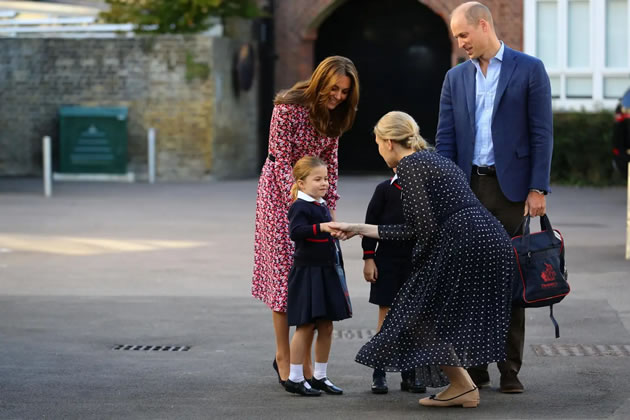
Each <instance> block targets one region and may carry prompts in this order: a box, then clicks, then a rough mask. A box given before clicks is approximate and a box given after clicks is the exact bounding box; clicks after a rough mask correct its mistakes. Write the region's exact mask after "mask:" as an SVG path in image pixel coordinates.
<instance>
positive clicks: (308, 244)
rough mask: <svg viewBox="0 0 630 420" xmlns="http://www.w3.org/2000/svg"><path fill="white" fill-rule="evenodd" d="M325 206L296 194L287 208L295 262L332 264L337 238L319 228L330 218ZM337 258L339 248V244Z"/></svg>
mask: <svg viewBox="0 0 630 420" xmlns="http://www.w3.org/2000/svg"><path fill="white" fill-rule="evenodd" d="M331 220H332V218H331V217H330V212H329V211H328V208H327V207H326V206H325V205H323V204H320V203H318V202H316V201H306V200H302V199H300V198H298V199H297V200H296V201H295V202H294V203H293V204H292V205H291V208H289V234H290V236H291V240H292V241H294V242H295V253H294V254H293V260H294V264H295V265H333V266H334V265H335V263H336V258H335V253H336V252H337V248H338V241H337V239H335V238H333V237H332V236H331V235H330V233H328V232H322V231H321V230H320V228H319V224H320V223H326V222H330V221H331ZM339 259H340V263H341V264H342V265H343V260H342V259H341V249H340V248H339Z"/></svg>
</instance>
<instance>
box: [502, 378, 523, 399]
mask: <svg viewBox="0 0 630 420" xmlns="http://www.w3.org/2000/svg"><path fill="white" fill-rule="evenodd" d="M499 391H501V392H503V393H506V394H520V393H522V392H523V391H525V387H524V386H523V384H522V383H521V381H519V380H518V376H516V373H506V374H504V375H501V387H500V388H499Z"/></svg>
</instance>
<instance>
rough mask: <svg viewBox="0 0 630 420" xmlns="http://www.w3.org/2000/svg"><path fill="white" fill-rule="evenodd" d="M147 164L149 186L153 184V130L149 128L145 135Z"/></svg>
mask: <svg viewBox="0 0 630 420" xmlns="http://www.w3.org/2000/svg"><path fill="white" fill-rule="evenodd" d="M147 142H148V145H147V162H148V170H149V184H153V183H155V128H153V127H151V128H149V133H148V135H147Z"/></svg>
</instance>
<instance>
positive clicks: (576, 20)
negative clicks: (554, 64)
mask: <svg viewBox="0 0 630 420" xmlns="http://www.w3.org/2000/svg"><path fill="white" fill-rule="evenodd" d="M589 23H590V22H589V12H588V1H584V0H571V1H569V16H568V25H569V33H568V34H567V35H568V41H569V47H568V59H569V60H568V61H569V63H568V64H569V67H588V66H589V64H590V52H591V48H590V43H591V37H590V26H589Z"/></svg>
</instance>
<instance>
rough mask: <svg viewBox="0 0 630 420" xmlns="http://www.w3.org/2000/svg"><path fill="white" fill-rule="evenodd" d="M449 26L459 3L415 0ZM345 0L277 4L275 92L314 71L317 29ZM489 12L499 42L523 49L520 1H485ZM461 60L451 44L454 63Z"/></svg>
mask: <svg viewBox="0 0 630 420" xmlns="http://www.w3.org/2000/svg"><path fill="white" fill-rule="evenodd" d="M418 1H419V2H420V3H422V4H424V5H425V6H427V7H429V8H431V9H432V10H433V11H434V12H435V13H436V14H438V15H439V16H441V17H442V18H443V19H444V21H445V22H446V24H447V26H448V23H449V15H450V12H451V11H452V10H453V9H454V8H455V7H456V6H458V5H459V4H461V3H464V1H462V0H418ZM344 2H345V0H276V1H275V12H274V22H275V38H276V39H275V41H276V54H277V55H278V60H277V62H276V84H275V85H276V89H284V88H287V87H289V86H291V85H292V84H293V83H295V82H296V81H298V80H302V79H306V78H308V77H309V75H310V74H311V72H312V71H313V68H314V63H313V55H314V53H313V48H314V42H315V40H316V39H317V28H318V27H319V25H320V24H321V23H322V22H323V21H324V20H325V18H326V17H327V16H328V15H330V14H331V13H332V12H334V10H335V9H336V8H337V7H339V6H340V5H341V4H343V3H344ZM483 3H484V4H485V5H486V6H488V7H489V8H490V10H491V11H492V16H493V18H494V22H495V25H496V29H497V34H498V35H499V38H500V39H501V40H503V41H504V42H505V43H506V44H507V45H509V46H510V47H512V48H515V49H517V50H522V49H523V2H522V0H485V1H483ZM458 56H462V57H464V56H465V55H464V53H463V51H462V50H459V49H458V48H457V44H456V43H455V42H453V63H455V62H456V60H457V57H458ZM359 70H360V69H359Z"/></svg>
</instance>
